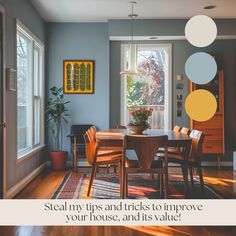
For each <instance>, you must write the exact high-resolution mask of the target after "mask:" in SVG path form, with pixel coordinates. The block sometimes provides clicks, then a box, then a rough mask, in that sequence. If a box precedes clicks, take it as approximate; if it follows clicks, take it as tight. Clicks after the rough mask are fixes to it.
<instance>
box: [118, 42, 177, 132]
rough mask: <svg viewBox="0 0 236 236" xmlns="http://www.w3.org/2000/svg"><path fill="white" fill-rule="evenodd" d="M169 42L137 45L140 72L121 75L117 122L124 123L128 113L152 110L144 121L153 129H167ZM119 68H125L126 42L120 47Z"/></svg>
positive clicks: (169, 72) (170, 88) (168, 124)
mask: <svg viewBox="0 0 236 236" xmlns="http://www.w3.org/2000/svg"><path fill="white" fill-rule="evenodd" d="M171 49H172V47H171V44H139V45H138V54H137V66H138V68H139V69H140V70H142V71H145V73H144V74H143V75H133V76H130V75H128V76H126V75H125V76H124V75H122V78H121V123H122V124H124V125H127V124H128V123H129V122H130V121H131V120H132V117H131V112H132V111H133V110H136V109H140V108H148V109H150V108H151V109H152V110H153V113H152V116H151V117H150V118H149V121H148V123H149V124H150V126H151V128H153V129H166V130H167V129H171V124H172V121H171V117H172V115H171V111H172V107H171V94H172V86H171V81H172V78H171V61H172V55H171ZM121 50H122V51H121V66H122V68H121V69H122V71H123V70H124V69H127V67H128V60H129V45H127V44H125V45H122V47H121Z"/></svg>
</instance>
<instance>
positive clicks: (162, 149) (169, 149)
mask: <svg viewBox="0 0 236 236" xmlns="http://www.w3.org/2000/svg"><path fill="white" fill-rule="evenodd" d="M159 152H160V153H164V152H165V149H164V148H159V149H158V153H159ZM167 152H168V153H180V151H179V148H176V147H169V148H167Z"/></svg>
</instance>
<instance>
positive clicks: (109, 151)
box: [97, 149, 122, 156]
mask: <svg viewBox="0 0 236 236" xmlns="http://www.w3.org/2000/svg"><path fill="white" fill-rule="evenodd" d="M121 153H122V150H119V149H117V150H114V149H99V150H98V154H97V155H98V156H104V155H113V154H121Z"/></svg>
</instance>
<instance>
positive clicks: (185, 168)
mask: <svg viewBox="0 0 236 236" xmlns="http://www.w3.org/2000/svg"><path fill="white" fill-rule="evenodd" d="M189 153H190V147H189V146H188V147H186V149H185V152H184V167H183V168H184V182H185V184H184V196H185V197H186V196H187V193H188V156H189Z"/></svg>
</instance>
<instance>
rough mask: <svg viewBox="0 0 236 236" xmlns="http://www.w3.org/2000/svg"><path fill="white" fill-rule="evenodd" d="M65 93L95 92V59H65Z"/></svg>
mask: <svg viewBox="0 0 236 236" xmlns="http://www.w3.org/2000/svg"><path fill="white" fill-rule="evenodd" d="M63 68H64V86H63V88H64V93H67V94H93V93H94V61H92V60H65V61H64V65H63Z"/></svg>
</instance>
